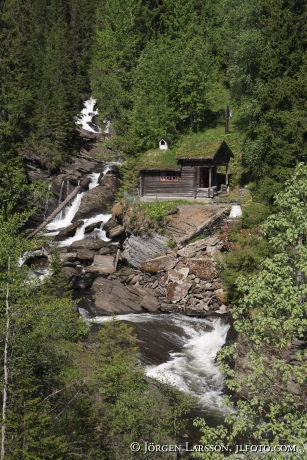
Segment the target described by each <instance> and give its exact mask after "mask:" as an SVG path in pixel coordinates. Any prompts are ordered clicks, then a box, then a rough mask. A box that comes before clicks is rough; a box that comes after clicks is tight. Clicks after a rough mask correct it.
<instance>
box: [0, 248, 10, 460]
mask: <svg viewBox="0 0 307 460" xmlns="http://www.w3.org/2000/svg"><path fill="white" fill-rule="evenodd" d="M10 270H11V258H10V257H9V258H8V262H7V277H8V280H7V283H6V296H5V316H6V333H5V342H4V357H3V374H4V375H3V399H2V427H1V460H4V458H5V440H6V412H7V410H6V409H7V387H8V379H9V365H8V348H9V338H10V303H9V297H10V286H9V276H10Z"/></svg>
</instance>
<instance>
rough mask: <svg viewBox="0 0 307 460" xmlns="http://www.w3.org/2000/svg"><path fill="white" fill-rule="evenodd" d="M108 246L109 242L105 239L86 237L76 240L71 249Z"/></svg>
mask: <svg viewBox="0 0 307 460" xmlns="http://www.w3.org/2000/svg"><path fill="white" fill-rule="evenodd" d="M106 246H109V243H108V242H107V241H103V240H98V239H94V238H86V239H84V240H78V241H74V242H73V243H72V244H71V245H70V246H69V249H70V250H71V249H79V248H82V249H95V250H97V249H101V248H104V247H106Z"/></svg>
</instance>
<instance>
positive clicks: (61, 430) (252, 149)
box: [0, 0, 307, 460]
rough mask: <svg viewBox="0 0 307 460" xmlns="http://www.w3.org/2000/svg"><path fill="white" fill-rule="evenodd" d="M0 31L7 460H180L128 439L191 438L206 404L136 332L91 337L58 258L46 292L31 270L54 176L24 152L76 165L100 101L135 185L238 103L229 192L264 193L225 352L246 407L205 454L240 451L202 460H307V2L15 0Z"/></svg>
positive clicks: (231, 268)
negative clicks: (29, 231) (92, 107)
mask: <svg viewBox="0 0 307 460" xmlns="http://www.w3.org/2000/svg"><path fill="white" fill-rule="evenodd" d="M0 39H1V47H0V70H1V72H0V298H1V303H0V305H1V306H0V312H1V315H0V361H1V369H2V370H1V376H0V380H1V391H0V393H1V405H2V432H1V453H0V459H1V460H4V459H5V460H19V459H20V460H34V459H35V460H60V459H63V460H70V459H74V460H75V459H79V458H80V459H91V460H103V459H105V460H123V459H130V458H131V459H134V458H150V459H157V460H160V459H161V460H162V459H172V458H175V457H174V454H173V453H171V452H168V453H161V452H151V453H150V452H148V453H147V454H146V455H144V454H143V452H132V451H131V450H130V448H129V446H130V444H131V443H132V442H144V440H148V441H150V442H152V443H154V444H159V445H162V444H163V445H164V444H165V445H166V444H167V445H171V444H176V442H177V443H178V442H179V441H178V440H179V438H180V436H181V435H182V433H183V429H184V428H183V422H184V418H185V416H186V415H187V414H188V413H189V411H190V410H191V406H192V404H193V403H192V402H191V401H190V400H189V399H188V398H186V397H184V396H183V395H181V394H180V393H179V392H177V391H175V390H174V391H172V390H171V389H169V388H167V387H165V386H164V385H158V384H153V383H152V382H151V381H149V380H148V379H147V378H146V377H145V374H144V369H143V368H142V366H141V365H140V360H139V350H138V345H137V340H136V337H135V335H134V333H133V331H132V330H131V329H130V328H129V327H128V326H126V325H125V324H124V323H120V322H116V321H114V322H110V323H107V324H106V325H105V326H104V327H103V328H102V329H101V330H100V331H99V332H95V340H94V342H90V341H89V340H88V335H89V330H88V326H87V325H86V323H84V322H83V321H82V320H81V319H79V317H78V314H77V307H76V303H75V301H74V299H73V295H72V291H71V286H70V285H69V283H68V282H67V278H66V276H65V274H64V273H63V270H62V267H61V264H60V261H59V257H58V255H57V253H56V252H55V253H54V255H53V259H52V273H53V274H52V276H50V277H48V278H46V279H45V280H44V282H42V283H40V282H38V281H34V280H32V279H31V276H30V274H29V271H28V269H27V266H26V265H22V264H21V263H20V258H21V257H22V256H23V254H24V253H25V252H26V251H32V250H34V249H37V247H40V246H41V245H42V244H43V243H42V241H41V239H39V237H37V238H35V239H27V238H26V236H25V228H26V226H27V222H28V219H29V218H30V216H31V215H32V214H33V213H34V212H35V203H34V204H33V202H34V201H35V200H34V201H33V196H34V194H35V193H40V189H39V187H40V186H41V184H40V185H39V184H36V185H35V184H33V183H32V184H31V183H30V182H29V180H28V178H27V175H26V172H25V167H24V158H25V156H27V157H29V156H33V157H35V158H38V159H39V161H40V163H41V164H42V165H43V166H44V168H45V169H46V171H48V173H50V174H53V173H57V172H58V171H60V169H61V167H62V166H63V165H64V164H65V162H67V161H69V160H70V159H71V158H74V157H75V156H76V155H77V154H78V152H79V151H80V148H81V146H82V139H81V137H80V135H79V131H78V130H77V129H76V117H77V115H78V113H80V110H81V109H82V105H83V102H84V101H85V100H86V99H88V98H89V97H90V96H91V95H92V96H93V97H94V98H95V99H97V104H98V107H99V117H100V123H101V124H102V125H103V123H104V122H106V121H109V122H110V123H111V126H112V130H113V132H114V133H115V135H113V136H112V137H111V138H110V139H108V140H107V141H106V142H107V150H108V151H110V152H111V154H112V152H115V151H116V152H120V153H121V155H123V156H124V158H125V159H126V163H127V164H128V168H127V170H126V174H127V178H126V182H128V181H129V179H130V176H129V169H130V170H131V168H133V165H134V161H135V159H136V158H138V157H139V155H140V154H142V153H143V152H145V151H146V150H148V149H150V148H152V147H154V146H155V145H156V143H157V139H159V138H161V137H163V136H166V137H168V138H170V139H172V141H173V142H177V141H180V139H181V138H182V137H183V136H186V135H192V134H194V133H195V134H196V133H203V132H206V130H207V129H212V128H216V127H218V126H221V125H222V124H223V123H224V116H225V108H226V107H227V106H229V107H231V109H232V112H233V118H232V120H231V126H232V128H231V129H233V130H235V131H236V133H238V135H239V136H240V139H241V147H240V156H239V158H237V159H236V164H235V171H234V174H233V178H232V183H231V184H230V185H231V186H233V187H241V188H246V189H248V190H249V193H250V200H249V201H248V202H247V203H246V204H245V206H244V210H243V217H242V219H241V220H240V221H239V222H237V223H235V224H234V225H233V226H232V228H231V229H229V228H228V229H226V230H225V234H224V237H225V238H226V240H227V244H228V246H227V250H225V254H224V258H223V261H222V262H221V266H222V276H223V280H224V282H225V284H226V286H227V289H228V295H229V299H230V302H231V303H232V305H233V310H232V322H233V331H234V332H233V336H234V338H233V339H232V340H231V341H230V343H229V344H228V345H227V346H225V347H224V348H223V349H222V350H221V352H220V354H219V358H218V360H219V363H220V366H221V368H222V369H223V372H224V373H225V386H226V390H225V392H226V393H227V398H228V399H229V404H230V406H231V407H232V408H231V410H229V413H228V415H227V417H226V420H225V422H224V424H222V425H219V426H214V427H212V426H209V425H208V424H207V422H205V421H204V420H202V419H198V420H197V421H196V422H195V423H196V424H197V426H198V429H199V430H200V438H199V444H202V445H208V446H217V445H225V446H226V445H227V446H230V447H231V449H232V452H231V453H230V452H229V451H228V452H227V453H226V454H225V453H224V452H220V451H217V450H216V451H213V452H212V451H208V452H205V451H203V452H199V453H194V454H193V455H194V457H191V458H203V459H213V460H218V459H222V458H226V456H228V457H229V458H245V456H246V458H248V459H254V458H255V459H256V458H260V457H259V452H245V451H244V452H243V451H242V452H243V455H244V457H238V456H236V453H235V450H236V447H235V446H239V445H263V446H271V449H269V448H268V449H267V450H266V451H265V455H264V458H266V459H268V460H270V459H274V460H275V459H277V460H279V459H284V458H291V459H302V460H303V459H306V458H307V451H306V444H307V416H306V411H307V355H306V340H307V297H306V293H307V284H306V279H307V246H306V245H307V165H306V161H307V77H306V74H307V52H306V50H307V5H306V2H305V1H303V0H274V1H273V0H254V1H251V0H234V1H233V2H229V1H226V0H202V1H201V0H184V1H183V0H103V1H102V0H65V1H64V0H2V1H1V3H0ZM131 165H132V167H131ZM123 174H125V166H124V167H123ZM130 174H131V171H130ZM124 180H125V179H124ZM131 180H132V179H131ZM128 187H129V184H128ZM288 445H291V446H296V447H295V448H296V451H295V452H289V451H288V452H287V456H285V452H282V451H281V449H275V450H274V446H277V447H278V446H288ZM242 452H241V455H242ZM262 455H263V454H262Z"/></svg>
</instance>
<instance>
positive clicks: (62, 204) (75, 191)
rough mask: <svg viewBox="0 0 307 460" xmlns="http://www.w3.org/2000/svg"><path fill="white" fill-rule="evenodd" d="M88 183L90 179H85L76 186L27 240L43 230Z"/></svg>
mask: <svg viewBox="0 0 307 460" xmlns="http://www.w3.org/2000/svg"><path fill="white" fill-rule="evenodd" d="M89 182H90V179H89V178H88V177H87V178H86V179H85V180H84V181H83V182H82V183H81V184H80V185H77V187H76V188H74V190H73V191H72V192H71V193H70V194H69V195H68V197H66V198H65V200H64V201H62V203H61V204H60V205H59V206H58V207H57V208H56V209H55V210H54V211H53V212H52V213H51V214H50V216H48V217H47V219H45V220H44V222H42V223H41V224H40V225H39V226H38V227H37V228H36V229H35V230H33V232H31V233H30V234H29V235H28V236H27V238H33V236H35V235H37V233H39V232H40V231H41V230H43V228H45V227H46V225H48V224H49V222H51V221H52V219H54V218H55V217H56V216H57V215H58V214H59V212H60V211H62V209H63V208H65V206H66V205H67V204H68V203H69V202H70V201H71V200H72V199H73V198H74V197H75V196H76V195H77V194H78V193H79V192H80V190H82V189H83V188H84V187H86V186H87V185H88V184H89Z"/></svg>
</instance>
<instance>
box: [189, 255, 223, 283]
mask: <svg viewBox="0 0 307 460" xmlns="http://www.w3.org/2000/svg"><path fill="white" fill-rule="evenodd" d="M186 265H187V267H188V268H189V270H190V273H192V274H193V275H195V276H196V277H197V278H200V279H202V280H208V281H212V280H213V279H214V278H216V277H217V274H218V272H217V268H216V264H215V262H214V261H213V260H212V259H211V258H210V257H202V258H201V259H187V260H186Z"/></svg>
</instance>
